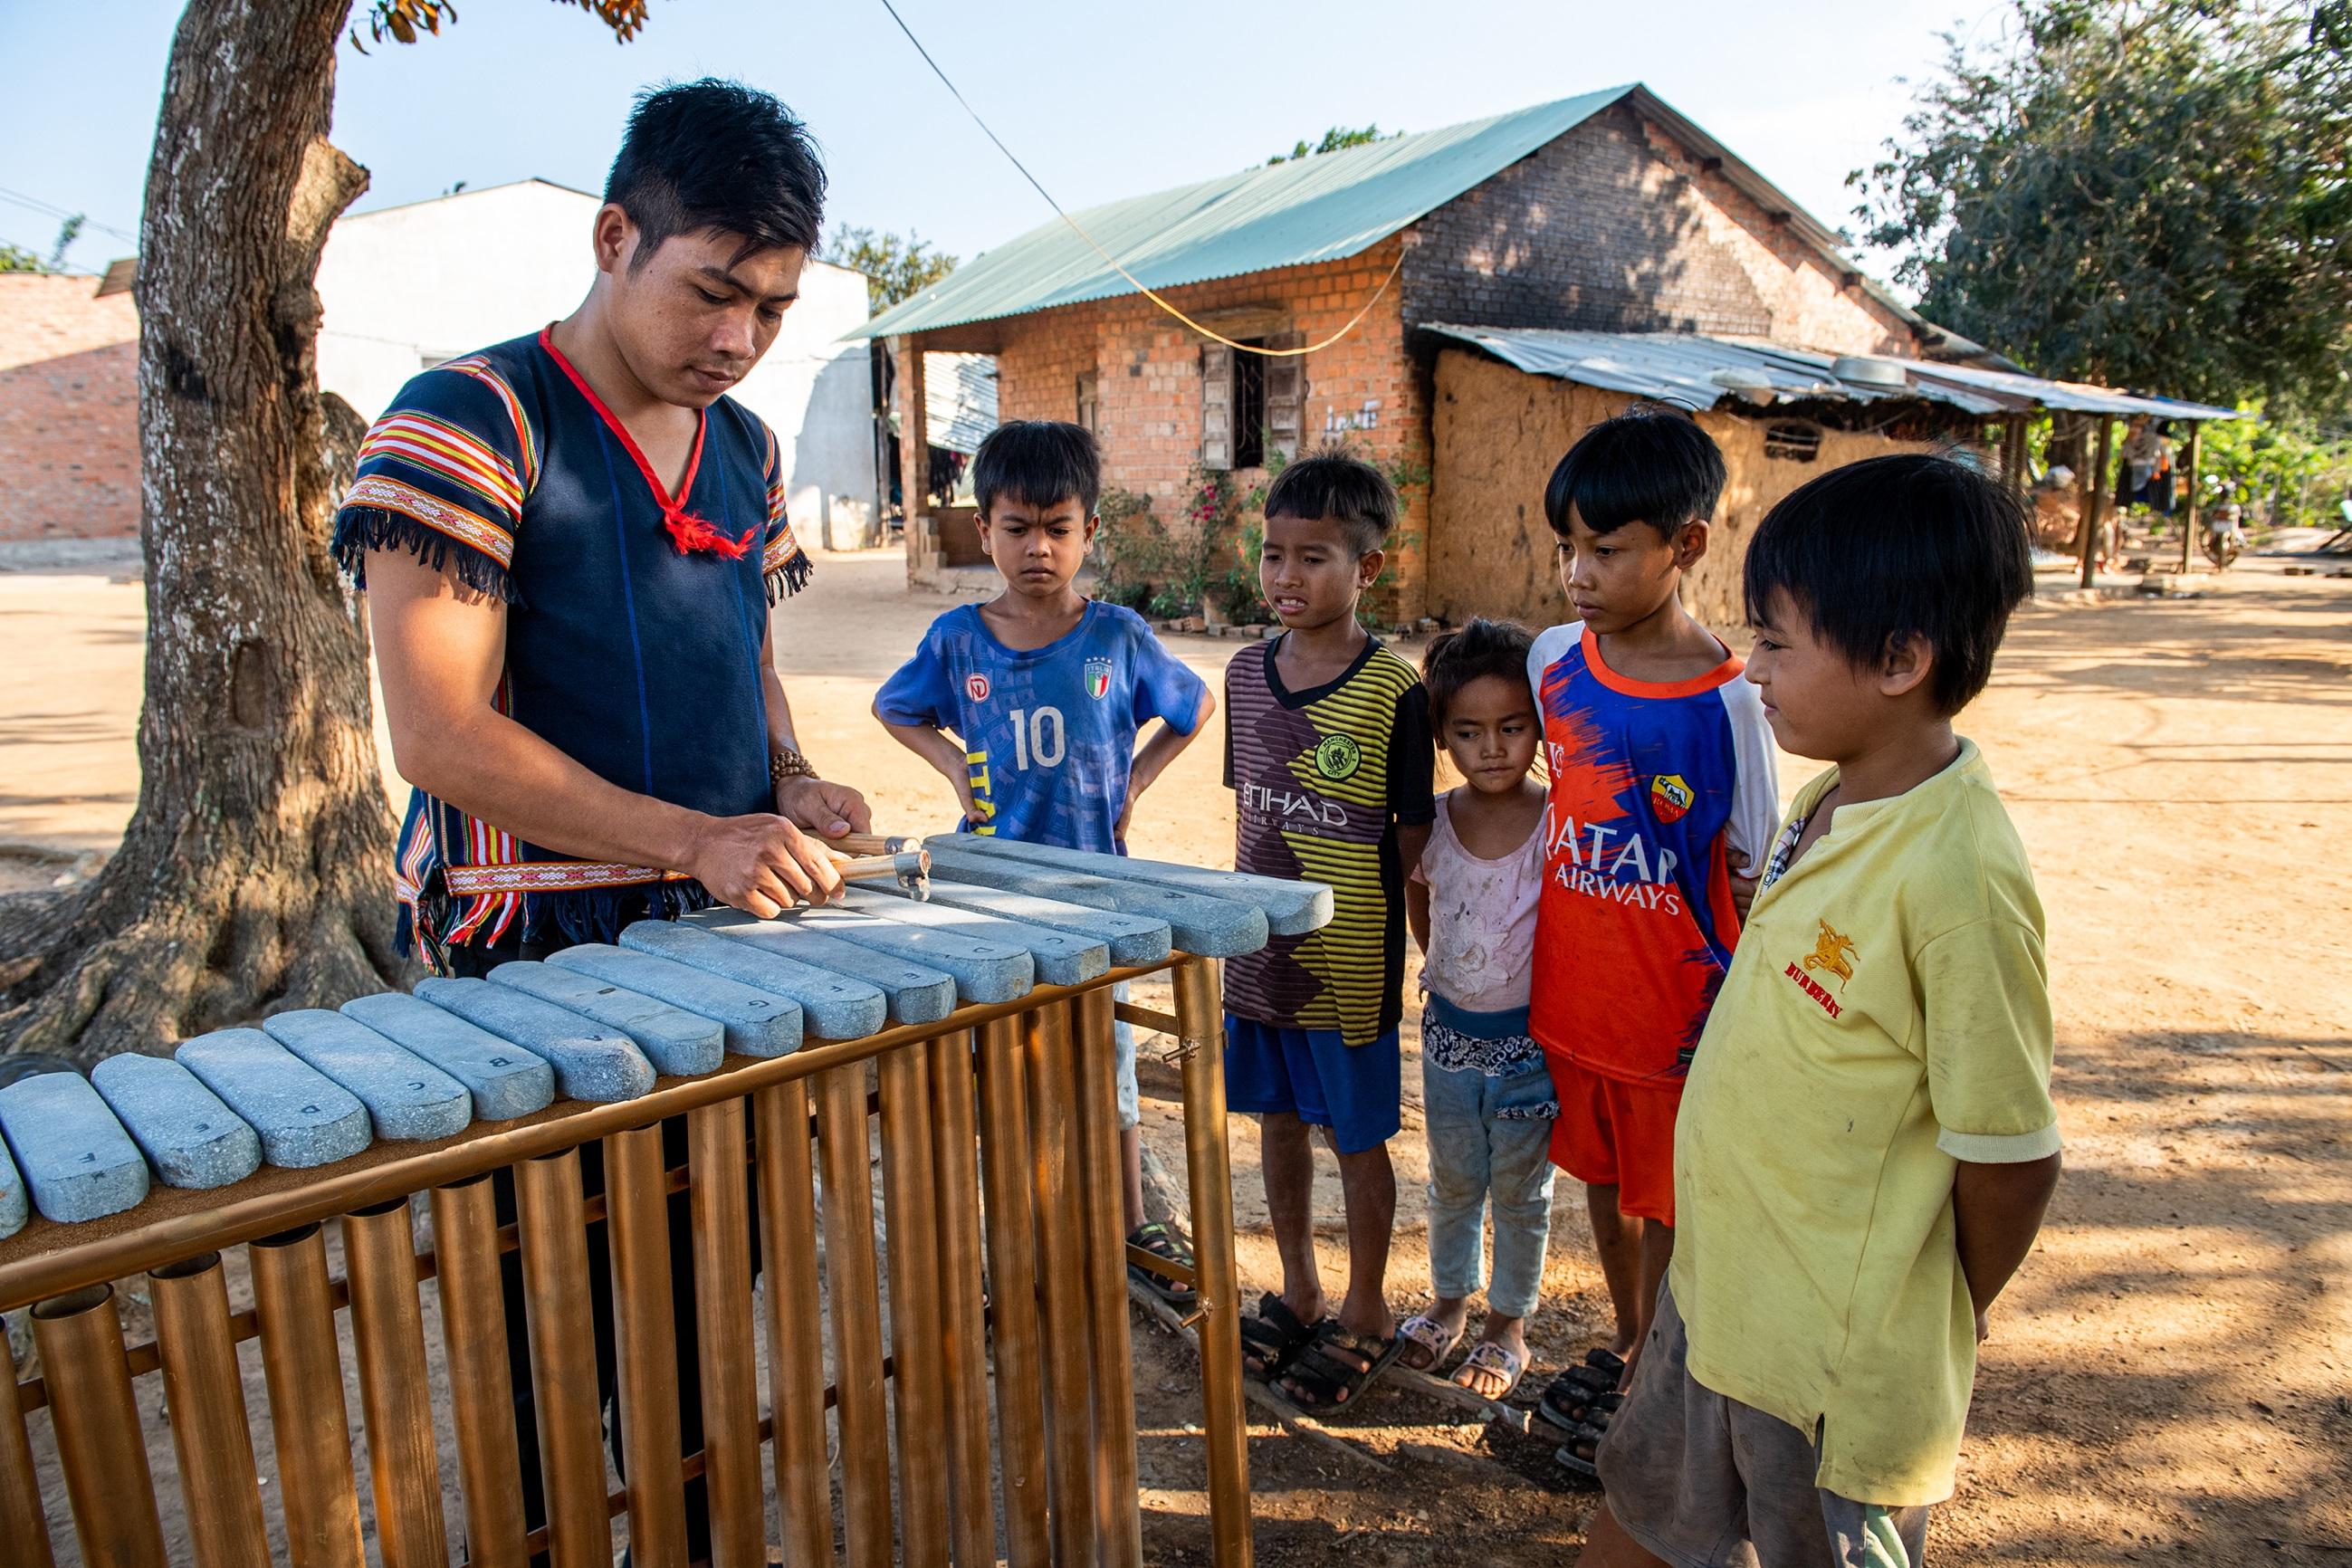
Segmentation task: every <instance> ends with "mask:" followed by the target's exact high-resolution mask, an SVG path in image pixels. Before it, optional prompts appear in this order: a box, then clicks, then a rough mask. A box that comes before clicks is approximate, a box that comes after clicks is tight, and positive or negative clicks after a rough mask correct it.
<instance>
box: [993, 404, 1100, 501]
mask: <svg viewBox="0 0 2352 1568" xmlns="http://www.w3.org/2000/svg"><path fill="white" fill-rule="evenodd" d="M1101 496H1102V451H1101V449H1100V448H1099V447H1097V446H1096V445H1095V438H1094V435H1093V433H1092V432H1090V431H1089V430H1087V427H1086V426H1083V425H1071V424H1067V423H1066V422H1064V421H1062V420H1059V419H1015V420H1014V421H1013V423H1012V424H1010V425H999V426H997V427H996V428H995V429H993V430H992V431H990V432H989V433H988V435H987V437H985V438H984V439H982V442H981V443H980V450H979V452H978V453H976V454H975V455H974V456H973V458H972V459H971V499H972V503H973V504H974V505H975V506H977V507H979V508H980V515H981V516H982V517H983V518H985V517H987V516H988V514H989V511H990V509H992V507H994V506H995V505H996V503H997V501H998V500H1000V499H1002V500H1013V501H1018V502H1020V503H1021V504H1022V505H1023V506H1034V507H1039V508H1044V507H1049V506H1053V505H1055V504H1056V503H1058V502H1061V501H1066V500H1072V499H1076V501H1077V503H1078V507H1079V510H1082V511H1084V512H1085V513H1086V515H1087V516H1088V517H1092V516H1094V514H1095V502H1096V501H1097V500H1099V499H1101Z"/></svg>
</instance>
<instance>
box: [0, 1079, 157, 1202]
mask: <svg viewBox="0 0 2352 1568" xmlns="http://www.w3.org/2000/svg"><path fill="white" fill-rule="evenodd" d="M0 1133H5V1135H6V1137H7V1142H8V1149H9V1152H11V1153H12V1154H14V1155H15V1156H16V1168H17V1170H18V1171H20V1172H22V1173H23V1174H24V1178H25V1186H26V1189H27V1190H28V1191H29V1192H30V1193H31V1194H32V1200H33V1206H34V1207H35V1208H37V1209H38V1210H40V1211H41V1215H42V1217H43V1218H45V1219H53V1220H58V1221H60V1222H62V1223H65V1224H68V1225H70V1224H74V1223H76V1222H78V1221H80V1220H89V1219H103V1218H104V1217H105V1216H106V1215H110V1214H121V1212H122V1211H123V1210H124V1209H127V1208H130V1207H131V1205H134V1204H136V1203H138V1201H139V1200H140V1199H141V1198H143V1197H145V1196H146V1195H147V1161H146V1159H145V1157H144V1156H142V1154H141V1153H140V1152H139V1145H138V1144H136V1143H133V1142H131V1134H130V1133H128V1132H125V1131H123V1130H122V1123H121V1122H120V1121H116V1120H115V1119H114V1112H112V1111H111V1110H108V1109H107V1108H106V1101H105V1100H100V1098H99V1095H98V1090H96V1089H92V1088H91V1087H90V1086H89V1079H86V1078H84V1077H82V1076H81V1075H80V1074H79V1073H73V1072H45V1073H39V1074H37V1075H35V1076H34V1077H32V1078H26V1079H17V1080H16V1082H15V1083H12V1084H10V1085H9V1086H8V1087H7V1088H5V1089H0ZM20 1201H21V1200H20ZM17 1223H18V1224H19V1225H21V1224H22V1223H23V1221H22V1220H21V1219H19V1220H18V1222H17Z"/></svg>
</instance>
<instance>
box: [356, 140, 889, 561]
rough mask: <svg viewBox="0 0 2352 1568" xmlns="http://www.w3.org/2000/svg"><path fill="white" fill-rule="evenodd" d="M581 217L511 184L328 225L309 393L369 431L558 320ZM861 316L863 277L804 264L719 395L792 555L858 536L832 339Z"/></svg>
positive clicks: (869, 441) (858, 369)
mask: <svg viewBox="0 0 2352 1568" xmlns="http://www.w3.org/2000/svg"><path fill="white" fill-rule="evenodd" d="M596 207H597V200H596V198H595V197H594V196H592V195H585V194H583V193H582V192H579V191H571V190H566V189H564V188H563V187H562V186H560V185H551V184H547V183H546V182H544V181H541V180H524V181H520V182H518V183H516V184H509V185H495V186H492V187H490V188H488V189H487V190H479V191H465V192H461V193H459V194H458V195H454V196H443V197H441V198H439V199H437V200H434V201H425V202H415V203H412V204H410V205H406V206H399V207H387V208H385V209H383V211H380V212H373V213H362V214H359V215H356V216H350V217H346V218H344V219H342V220H341V222H339V223H337V224H336V225H335V226H334V230H333V232H332V233H331V235H329V237H328V239H327V248H326V252H325V254H324V255H323V256H322V257H321V258H320V262H319V297H320V301H321V304H322V306H323V310H324V314H323V318H322V320H321V321H320V329H319V384H320V386H321V387H323V388H325V389H326V390H327V391H329V392H333V393H338V394H340V395H341V396H342V397H343V398H344V399H345V400H346V401H347V402H349V403H350V404H351V405H352V407H353V408H354V409H356V410H358V411H359V413H360V415H361V416H362V417H363V418H367V419H371V420H372V419H373V418H374V417H375V416H377V415H379V414H381V413H383V409H384V406H385V405H387V404H388V403H390V402H391V401H392V398H393V396H394V394H395V393H397V392H398V391H399V390H400V388H401V386H402V384H404V383H405V382H406V381H407V380H408V378H409V377H410V376H413V375H415V374H416V373H417V372H418V371H420V370H422V369H424V368H425V367H426V366H428V365H431V364H436V363H440V362H441V361H443V360H445V359H451V358H454V357H456V356H457V355H458V354H462V353H469V352H471V351H473V350H475V349H478V348H486V347H488V345H489V344H491V343H495V342H504V341H505V340H506V339H509V338H517V337H521V336H523V335H525V334H526V333H530V332H533V331H538V330H539V329H540V328H541V327H543V326H545V325H546V324H547V323H548V322H550V321H554V320H556V319H558V318H559V317H562V316H565V315H568V314H570V313H571V311H572V309H573V308H574V307H575V306H577V305H578V304H579V303H580V300H581V299H582V297H583V295H585V294H586V293H587V291H588V284H589V280H590V279H591V277H592V276H593V263H592V261H591V260H590V257H589V238H588V233H589V224H590V220H591V219H593V217H594V216H595V213H596ZM865 320H866V280H865V279H863V278H861V277H859V276H858V275H857V274H856V273H855V272H851V271H849V270H848V269H847V268H840V267H835V266H832V265H831V264H829V263H826V262H822V261H813V262H811V263H810V264H809V266H808V269H807V270H806V271H805V272H804V273H803V275H802V279H801V298H800V300H799V302H798V303H796V304H794V305H793V308H792V309H791V310H787V311H786V312H784V324H783V330H782V331H780V332H779V333H778V334H777V336H776V341H775V342H774V344H773V345H772V347H771V348H770V349H769V351H768V353H767V357H766V358H764V359H762V360H761V362H760V365H759V368H758V369H756V370H754V371H753V372H752V373H751V375H749V376H747V377H746V378H744V381H743V383H742V384H741V385H740V386H739V387H738V388H737V389H736V391H735V394H734V395H735V396H736V397H737V398H738V399H739V400H740V401H741V402H742V404H743V405H744V406H746V407H748V408H750V409H751V411H752V412H753V413H755V414H757V415H758V416H760V417H761V418H762V419H764V420H766V421H767V422H768V426H769V428H771V429H772V430H773V431H775V433H776V440H777V443H778V445H779V446H780V447H781V448H782V453H783V460H784V472H785V475H786V481H785V483H786V494H787V504H788V505H789V506H790V508H791V511H792V518H793V527H794V529H795V530H796V531H798V532H799V534H800V536H801V540H802V542H803V543H807V544H822V543H826V542H836V543H840V544H853V543H860V542H865V540H864V539H863V537H861V536H862V535H863V534H864V533H865V532H866V531H869V530H871V528H872V526H873V517H874V435H873V416H872V393H871V391H870V389H869V384H868V381H867V371H866V344H865V343H864V342H862V341H861V342H851V343H844V342H841V341H840V338H841V335H842V334H843V333H844V332H846V331H851V330H853V329H854V328H856V326H857V325H858V324H859V323H861V322H863V321H865ZM828 520H829V521H830V522H831V525H832V526H831V531H830V539H828V534H827V530H826V527H825V524H826V522H827V521H828Z"/></svg>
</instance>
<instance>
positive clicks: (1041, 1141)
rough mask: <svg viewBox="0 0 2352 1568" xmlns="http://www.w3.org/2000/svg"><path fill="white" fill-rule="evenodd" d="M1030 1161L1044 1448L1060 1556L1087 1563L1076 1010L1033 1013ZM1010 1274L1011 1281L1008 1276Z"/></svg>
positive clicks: (1028, 1047) (1089, 1530)
mask: <svg viewBox="0 0 2352 1568" xmlns="http://www.w3.org/2000/svg"><path fill="white" fill-rule="evenodd" d="M1026 1023H1027V1025H1028V1027H1027V1028H1026V1029H1025V1030H1024V1040H1023V1052H1024V1056H1025V1057H1026V1058H1027V1061H1026V1064H1025V1065H1026V1069H1027V1078H1028V1089H1029V1138H1030V1144H1029V1169H1030V1173H1031V1184H1032V1186H1033V1189H1034V1193H1035V1196H1036V1204H1037V1266H1036V1267H1037V1275H1036V1278H1037V1288H1038V1294H1039V1296H1040V1297H1041V1298H1042V1299H1043V1303H1042V1304H1043V1309H1044V1313H1045V1414H1046V1421H1045V1454H1046V1461H1047V1465H1048V1468H1049V1469H1050V1472H1051V1474H1052V1477H1053V1513H1052V1516H1051V1522H1052V1526H1053V1536H1054V1560H1055V1562H1056V1563H1084V1562H1086V1561H1087V1557H1088V1554H1089V1553H1090V1552H1092V1550H1093V1547H1094V1506H1093V1492H1094V1489H1093V1484H1092V1480H1091V1477H1090V1475H1089V1470H1090V1468H1091V1461H1092V1458H1093V1449H1094V1441H1093V1422H1092V1417H1091V1412H1090V1410H1089V1408H1088V1400H1087V1363H1088V1362H1089V1361H1090V1360H1091V1359H1092V1357H1091V1355H1090V1354H1089V1352H1088V1350H1087V1283H1086V1274H1085V1263H1084V1258H1085V1242H1084V1239H1083V1237H1081V1235H1080V1230H1079V1227H1080V1226H1081V1224H1082V1223H1083V1222H1082V1220H1081V1218H1080V1212H1079V1204H1078V1190H1077V1183H1078V1179H1079V1177H1078V1171H1077V1128H1076V1125H1075V1120H1076V1119H1075V1117H1074V1116H1073V1115H1072V1106H1071V1103H1070V1100H1071V1090H1072V1089H1074V1088H1075V1087H1076V1085H1075V1083H1074V1082H1073V1079H1074V1076H1075V1074H1074V1070H1073V1069H1074V1062H1073V1052H1072V1050H1071V1048H1070V1044H1071V1043H1070V1010H1069V1008H1068V1007H1067V1006H1066V1005H1051V1006H1047V1007H1043V1008H1040V1009H1039V1010H1038V1011H1036V1012H1034V1013H1032V1014H1031V1015H1029V1016H1028V1018H1027V1020H1026ZM1008 1283H1010V1282H1008Z"/></svg>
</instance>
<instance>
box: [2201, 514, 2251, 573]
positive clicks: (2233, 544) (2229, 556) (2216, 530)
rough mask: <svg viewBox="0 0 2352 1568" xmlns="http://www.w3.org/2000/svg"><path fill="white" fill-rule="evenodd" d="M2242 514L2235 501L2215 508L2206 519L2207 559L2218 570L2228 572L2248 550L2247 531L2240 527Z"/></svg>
mask: <svg viewBox="0 0 2352 1568" xmlns="http://www.w3.org/2000/svg"><path fill="white" fill-rule="evenodd" d="M2240 516H2241V513H2240V511H2239V510H2238V505H2237V503H2236V502H2235V501H2226V502H2224V503H2222V504H2221V505H2220V506H2217V507H2215V508H2214V509H2213V510H2211V511H2210V512H2208V513H2207V514H2206V517H2205V558H2206V559H2207V560H2209V561H2210V562H2212V563H2213V565H2214V567H2215V568H2216V569H2217V570H2220V571H2223V572H2227V571H2228V570H2229V569H2230V563H2231V562H2233V561H2235V560H2236V559H2237V558H2238V554H2239V552H2241V551H2242V550H2244V549H2245V548H2246V533H2245V530H2244V529H2243V528H2242V527H2241V526H2240V525H2239V519H2240Z"/></svg>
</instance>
